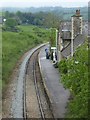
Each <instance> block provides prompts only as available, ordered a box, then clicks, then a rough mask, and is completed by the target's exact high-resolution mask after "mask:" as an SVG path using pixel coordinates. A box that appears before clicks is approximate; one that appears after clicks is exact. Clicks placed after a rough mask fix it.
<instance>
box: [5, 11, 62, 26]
mask: <svg viewBox="0 0 90 120" xmlns="http://www.w3.org/2000/svg"><path fill="white" fill-rule="evenodd" d="M3 19H5V21H4V24H5V25H6V26H8V27H14V26H16V25H22V24H25V25H28V24H32V25H36V26H42V27H45V28H50V27H53V28H59V25H60V18H59V17H58V15H56V14H55V13H53V12H38V13H31V12H20V11H17V12H16V13H11V12H9V11H6V12H5V13H4V16H3Z"/></svg>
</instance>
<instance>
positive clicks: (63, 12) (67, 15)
mask: <svg viewBox="0 0 90 120" xmlns="http://www.w3.org/2000/svg"><path fill="white" fill-rule="evenodd" d="M76 9H78V8H76V7H74V8H63V7H39V8H35V7H30V8H14V7H4V8H2V11H3V12H5V11H9V12H17V11H21V12H31V13H36V12H40V11H42V12H54V13H55V14H57V15H58V16H59V17H61V19H63V20H70V19H71V16H72V15H73V14H75V11H76ZM79 9H80V11H81V14H82V15H83V17H84V20H88V7H80V8H79Z"/></svg>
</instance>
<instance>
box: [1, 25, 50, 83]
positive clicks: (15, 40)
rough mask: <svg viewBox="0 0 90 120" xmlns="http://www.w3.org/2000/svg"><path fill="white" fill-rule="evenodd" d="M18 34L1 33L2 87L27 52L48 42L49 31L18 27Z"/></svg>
mask: <svg viewBox="0 0 90 120" xmlns="http://www.w3.org/2000/svg"><path fill="white" fill-rule="evenodd" d="M18 29H19V32H8V31H3V33H2V41H3V46H2V49H3V51H2V63H3V64H2V70H3V71H2V80H3V85H5V84H6V83H8V78H9V76H10V74H11V72H12V70H13V68H14V67H15V64H16V62H17V60H18V59H19V58H20V56H22V55H23V54H24V53H25V52H26V51H27V50H29V49H30V48H32V47H35V46H36V45H38V44H41V43H43V42H46V41H48V40H49V30H46V29H44V28H39V27H36V26H31V25H30V26H18Z"/></svg>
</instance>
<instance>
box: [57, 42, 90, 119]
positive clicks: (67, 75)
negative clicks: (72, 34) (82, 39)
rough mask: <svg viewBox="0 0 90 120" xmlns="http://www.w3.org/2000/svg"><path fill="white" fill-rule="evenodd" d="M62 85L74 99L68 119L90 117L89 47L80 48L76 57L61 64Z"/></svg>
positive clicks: (85, 45) (69, 107) (70, 105)
mask: <svg viewBox="0 0 90 120" xmlns="http://www.w3.org/2000/svg"><path fill="white" fill-rule="evenodd" d="M59 70H60V73H61V77H62V83H63V84H64V86H65V87H66V88H69V89H70V91H71V94H72V97H73V98H72V99H71V101H70V103H69V105H68V114H67V115H66V117H67V118H87V117H88V45H87V42H86V43H85V44H84V45H82V46H80V47H79V48H78V49H77V51H76V52H75V54H74V56H73V57H72V58H70V59H68V60H62V61H61V62H60V63H59Z"/></svg>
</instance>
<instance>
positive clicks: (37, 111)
mask: <svg viewBox="0 0 90 120" xmlns="http://www.w3.org/2000/svg"><path fill="white" fill-rule="evenodd" d="M43 46H44V45H41V46H39V47H37V48H36V49H34V50H32V52H31V51H30V53H29V54H28V55H27V57H26V58H25V60H24V61H23V63H22V64H21V67H20V73H19V77H18V83H17V89H16V95H15V98H14V100H13V104H12V116H13V118H23V119H27V118H41V119H42V120H45V118H53V113H52V111H51V109H50V105H49V103H48V100H47V97H46V95H45V94H46V92H45V88H44V85H43V82H42V78H41V74H40V70H39V65H38V53H39V51H40V49H41V47H43Z"/></svg>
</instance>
